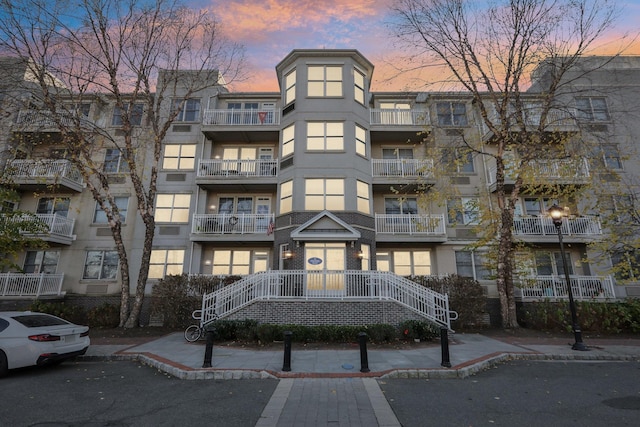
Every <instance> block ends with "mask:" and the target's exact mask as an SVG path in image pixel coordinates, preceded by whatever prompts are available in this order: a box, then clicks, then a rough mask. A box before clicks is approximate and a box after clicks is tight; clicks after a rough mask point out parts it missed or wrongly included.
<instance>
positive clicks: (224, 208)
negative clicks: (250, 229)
mask: <svg viewBox="0 0 640 427" xmlns="http://www.w3.org/2000/svg"><path fill="white" fill-rule="evenodd" d="M218 202H219V205H218V213H221V214H250V213H253V197H220V198H219V199H218Z"/></svg>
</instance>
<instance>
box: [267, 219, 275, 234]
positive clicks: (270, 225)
mask: <svg viewBox="0 0 640 427" xmlns="http://www.w3.org/2000/svg"><path fill="white" fill-rule="evenodd" d="M274 228H276V225H275V224H274V222H273V221H271V222H269V225H268V226H267V236H270V235H272V234H273V229H274Z"/></svg>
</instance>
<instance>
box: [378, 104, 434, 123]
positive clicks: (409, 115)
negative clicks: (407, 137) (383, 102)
mask: <svg viewBox="0 0 640 427" xmlns="http://www.w3.org/2000/svg"><path fill="white" fill-rule="evenodd" d="M370 121H371V124H372V125H429V124H431V120H430V119H429V111H424V110H413V109H395V108H372V109H371V110H370Z"/></svg>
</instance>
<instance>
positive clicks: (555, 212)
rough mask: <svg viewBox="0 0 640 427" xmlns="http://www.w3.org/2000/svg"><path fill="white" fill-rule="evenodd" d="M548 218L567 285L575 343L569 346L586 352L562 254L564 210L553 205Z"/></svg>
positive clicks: (565, 262)
mask: <svg viewBox="0 0 640 427" xmlns="http://www.w3.org/2000/svg"><path fill="white" fill-rule="evenodd" d="M549 216H551V220H552V221H553V225H555V226H556V230H557V231H558V241H559V242H560V256H561V257H562V265H563V267H564V279H565V281H566V283H567V293H568V294H569V310H571V328H572V329H573V335H574V337H575V340H576V342H575V343H574V344H573V346H571V348H572V349H574V350H579V351H588V350H589V349H588V348H587V346H585V345H584V342H582V331H581V330H580V325H578V315H577V314H576V304H575V302H574V301H573V290H572V289H571V280H570V279H569V266H568V265H567V256H566V255H565V253H564V244H563V243H562V229H561V227H562V217H563V216H565V215H564V209H563V208H561V207H560V206H558V205H556V204H554V205H553V206H551V207H550V208H549Z"/></svg>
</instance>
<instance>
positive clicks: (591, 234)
mask: <svg viewBox="0 0 640 427" xmlns="http://www.w3.org/2000/svg"><path fill="white" fill-rule="evenodd" d="M561 230H562V235H563V237H564V239H565V240H567V241H574V242H581V241H584V240H588V239H593V238H596V237H598V236H601V235H602V227H601V226H600V219H599V218H598V217H595V216H581V217H570V218H565V219H564V220H563V221H562V226H561ZM513 234H514V236H516V237H518V238H521V239H522V240H526V241H538V240H539V237H551V238H553V239H554V241H555V239H557V237H558V231H557V229H556V226H555V225H553V221H552V220H551V218H550V217H548V216H546V215H538V216H516V217H514V219H513Z"/></svg>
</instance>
